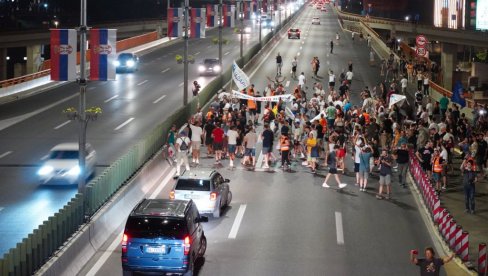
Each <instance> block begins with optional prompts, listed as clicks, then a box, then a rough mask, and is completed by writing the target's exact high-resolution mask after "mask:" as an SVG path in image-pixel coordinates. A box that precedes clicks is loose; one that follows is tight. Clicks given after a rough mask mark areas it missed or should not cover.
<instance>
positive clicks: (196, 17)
mask: <svg viewBox="0 0 488 276" xmlns="http://www.w3.org/2000/svg"><path fill="white" fill-rule="evenodd" d="M205 11H206V9H205V8H201V9H199V8H193V9H191V21H190V38H205V25H206V24H205V21H206V19H207V17H206V16H205Z"/></svg>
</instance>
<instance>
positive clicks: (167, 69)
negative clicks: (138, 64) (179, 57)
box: [161, 68, 171, 74]
mask: <svg viewBox="0 0 488 276" xmlns="http://www.w3.org/2000/svg"><path fill="white" fill-rule="evenodd" d="M169 70H171V68H166V69H164V70H163V71H161V73H163V74H164V73H166V72H168V71H169Z"/></svg>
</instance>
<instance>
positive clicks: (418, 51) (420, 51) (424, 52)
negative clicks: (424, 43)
mask: <svg viewBox="0 0 488 276" xmlns="http://www.w3.org/2000/svg"><path fill="white" fill-rule="evenodd" d="M415 53H416V54H417V56H419V57H425V56H427V50H426V49H425V48H418V47H417V48H416V49H415Z"/></svg>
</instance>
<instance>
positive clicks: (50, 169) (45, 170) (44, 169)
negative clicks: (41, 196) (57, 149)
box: [37, 166, 54, 175]
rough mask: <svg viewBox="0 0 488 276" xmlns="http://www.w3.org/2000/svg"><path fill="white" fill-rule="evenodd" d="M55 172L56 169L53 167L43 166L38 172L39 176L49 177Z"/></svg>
mask: <svg viewBox="0 0 488 276" xmlns="http://www.w3.org/2000/svg"><path fill="white" fill-rule="evenodd" d="M53 171H54V168H53V167H51V166H42V167H41V168H40V169H39V170H38V171H37V174H38V175H48V174H50V173H52V172H53Z"/></svg>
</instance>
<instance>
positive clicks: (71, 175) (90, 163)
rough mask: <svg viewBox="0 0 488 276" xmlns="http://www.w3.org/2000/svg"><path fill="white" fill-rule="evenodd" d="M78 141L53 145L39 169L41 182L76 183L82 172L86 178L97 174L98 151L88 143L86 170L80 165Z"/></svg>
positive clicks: (38, 173)
mask: <svg viewBox="0 0 488 276" xmlns="http://www.w3.org/2000/svg"><path fill="white" fill-rule="evenodd" d="M78 155H79V145H78V143H63V144H59V145H56V146H55V147H53V148H52V149H51V150H50V152H49V155H48V157H47V159H46V160H45V162H44V164H43V165H42V167H41V168H40V169H39V170H38V171H37V175H38V176H39V181H40V183H41V184H70V185H73V184H76V183H78V177H79V175H80V174H83V175H84V176H85V179H88V178H89V177H91V176H93V175H94V174H95V164H96V161H97V160H96V152H95V150H94V149H93V147H92V146H91V145H90V144H86V159H85V160H86V161H85V171H84V172H82V171H81V170H80V167H79V165H78Z"/></svg>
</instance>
